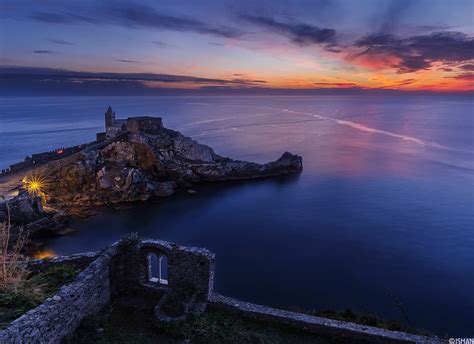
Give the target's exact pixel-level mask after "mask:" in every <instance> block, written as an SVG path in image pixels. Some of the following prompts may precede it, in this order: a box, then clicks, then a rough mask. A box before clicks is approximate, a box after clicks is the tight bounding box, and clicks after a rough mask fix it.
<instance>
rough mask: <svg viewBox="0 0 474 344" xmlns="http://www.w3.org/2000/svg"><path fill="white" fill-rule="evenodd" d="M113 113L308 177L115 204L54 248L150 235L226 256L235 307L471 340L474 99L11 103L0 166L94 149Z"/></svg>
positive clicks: (221, 281) (78, 223)
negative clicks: (359, 317)
mask: <svg viewBox="0 0 474 344" xmlns="http://www.w3.org/2000/svg"><path fill="white" fill-rule="evenodd" d="M109 105H111V106H112V108H113V109H114V111H115V112H116V113H117V117H118V118H126V117H130V116H138V115H151V116H160V117H162V118H163V121H164V124H165V126H166V127H168V128H171V129H175V130H178V131H180V132H182V133H183V134H184V135H187V136H191V137H192V138H193V139H195V140H197V141H199V142H201V143H204V144H207V145H209V146H211V147H213V148H214V149H215V151H216V152H217V153H218V154H220V155H224V156H230V157H232V158H234V159H244V160H251V161H255V162H261V163H263V162H267V161H271V160H275V159H277V158H278V157H279V156H280V155H281V154H282V153H283V152H285V151H289V152H292V153H295V154H298V155H301V156H302V157H303V165H304V170H303V172H302V173H301V174H300V175H295V176H290V177H284V178H273V179H265V180H255V181H248V182H232V183H218V184H206V185H196V186H195V189H196V190H197V191H198V194H197V195H195V196H189V195H187V194H186V193H185V192H178V193H177V194H176V195H174V196H172V197H170V198H167V199H159V200H153V201H150V202H146V203H143V204H134V205H132V206H131V207H129V208H117V209H112V208H104V209H101V210H100V211H99V214H98V215H97V216H94V217H90V218H87V219H83V220H74V221H73V222H72V223H71V224H70V227H71V230H72V231H73V233H72V234H70V235H66V236H61V237H58V238H54V239H52V240H50V241H48V243H47V245H46V249H47V250H49V251H51V252H54V253H56V254H72V253H77V252H83V251H92V250H97V249H100V248H102V247H105V246H107V245H109V244H111V243H112V242H114V241H115V240H117V239H119V238H120V237H122V236H123V235H125V234H127V233H130V232H138V233H139V235H141V236H143V237H151V238H159V239H163V240H169V241H173V242H176V243H178V244H181V245H188V246H199V247H206V248H208V249H209V250H211V251H212V252H214V253H215V254H216V276H215V277H216V279H215V290H216V291H217V292H219V293H221V294H224V295H228V296H232V297H236V298H240V299H243V300H246V301H250V302H255V303H259V304H265V305H270V306H276V307H301V308H305V309H308V310H310V309H316V310H324V309H333V310H345V309H348V308H349V309H351V310H353V311H355V312H363V313H372V314H376V315H377V316H378V317H380V318H384V319H394V320H397V321H399V322H402V323H404V324H406V325H409V326H412V327H415V328H421V329H426V330H428V331H429V332H431V333H435V334H437V335H442V336H444V335H446V336H449V337H474V326H473V324H474V99H473V98H472V97H468V96H449V95H446V96H443V95H424V96H422V95H390V96H381V95H377V96H370V95H359V96H345V95H344V96H342V95H339V96H215V97H211V96H166V97H165V96H160V97H151V96H150V97H0V169H1V168H6V167H7V166H8V165H10V164H12V163H15V162H19V161H21V160H22V159H23V158H24V157H25V156H27V155H30V154H32V153H37V152H42V151H47V150H52V149H56V148H61V147H67V146H72V145H76V144H80V143H84V142H89V141H93V140H94V139H95V134H96V132H100V131H103V130H104V112H105V111H106V110H107V107H108V106H109Z"/></svg>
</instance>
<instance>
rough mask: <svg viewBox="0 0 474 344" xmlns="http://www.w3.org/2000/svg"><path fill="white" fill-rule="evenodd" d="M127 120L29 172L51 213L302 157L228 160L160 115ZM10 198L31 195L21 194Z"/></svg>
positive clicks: (287, 169)
mask: <svg viewBox="0 0 474 344" xmlns="http://www.w3.org/2000/svg"><path fill="white" fill-rule="evenodd" d="M128 121H129V122H130V125H129V126H128V130H124V132H123V133H122V134H120V135H118V136H117V137H115V138H113V139H110V140H108V141H106V142H103V143H101V144H99V145H97V146H92V147H89V148H87V149H85V150H84V151H82V152H79V153H77V154H74V155H72V156H69V157H67V158H64V159H61V160H57V161H53V162H51V163H49V164H47V165H45V166H42V167H39V168H38V169H37V171H36V172H35V173H36V174H39V175H41V176H42V177H43V178H44V179H45V180H47V188H46V189H47V190H46V203H47V204H48V207H49V208H52V209H53V210H54V211H55V212H56V213H55V216H56V217H61V216H63V214H66V215H74V214H76V213H80V212H83V211H85V210H86V209H88V208H91V207H94V206H101V205H108V204H118V203H124V202H134V201H145V200H148V199H150V198H152V197H167V196H170V195H172V194H173V193H174V192H175V190H176V189H178V188H184V189H189V188H190V187H191V185H192V184H196V183H202V182H217V181H229V180H242V179H253V178H266V177H275V176H281V175H287V174H293V173H299V172H300V171H301V170H302V168H303V164H302V158H301V157H300V156H297V155H294V154H291V153H288V152H285V153H284V154H283V155H282V156H281V157H280V158H279V159H278V160H276V161H273V162H269V163H266V164H257V163H253V162H248V161H240V160H233V159H231V158H228V157H222V156H220V155H218V154H216V153H215V152H214V150H213V149H212V148H210V147H208V146H206V145H203V144H200V143H198V142H196V141H194V140H193V139H191V138H189V137H186V136H184V135H182V134H181V133H179V132H177V131H174V130H170V129H167V128H165V127H163V125H162V123H161V119H160V118H152V117H145V118H133V119H129V120H128ZM127 125H128V123H127ZM11 202H13V203H15V202H16V203H20V204H21V203H22V202H27V203H28V202H30V203H31V200H29V198H28V197H26V196H25V195H23V196H19V197H17V198H16V199H14V200H12V201H11ZM17 208H18V209H20V208H21V207H20V206H18V207H17ZM27 208H28V207H27ZM35 211H36V214H37V215H38V216H37V218H44V217H46V218H48V219H50V218H51V216H42V215H44V214H45V211H44V210H43V209H39V208H37V209H36V210H35ZM30 213H31V212H30ZM58 214H61V216H59V215H58ZM17 215H18V216H16V219H17V220H19V221H15V223H23V224H26V225H29V223H30V222H31V221H29V219H30V218H32V217H31V214H29V215H28V214H27V213H25V217H24V218H23V220H24V221H21V220H22V216H21V214H17ZM0 216H1V212H0ZM33 221H37V220H33ZM44 221H46V220H44ZM52 222H53V223H54V221H52ZM50 227H51V226H50ZM53 227H54V226H53Z"/></svg>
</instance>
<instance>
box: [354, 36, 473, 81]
mask: <svg viewBox="0 0 474 344" xmlns="http://www.w3.org/2000/svg"><path fill="white" fill-rule="evenodd" d="M355 46H356V47H359V48H365V50H364V51H363V52H362V53H360V54H358V56H361V55H369V56H370V57H372V58H375V59H377V58H379V59H386V58H387V57H395V58H396V59H397V60H398V62H396V63H395V64H394V65H393V67H395V68H397V69H398V72H399V73H411V72H416V71H418V70H422V69H429V68H430V67H432V65H433V64H434V63H435V62H440V63H444V64H453V63H462V62H467V61H469V60H472V59H474V39H473V38H472V37H470V36H468V35H467V34H465V33H462V32H453V31H446V32H435V33H432V34H430V35H421V36H413V37H409V38H399V37H396V36H394V35H391V34H386V33H379V34H372V35H368V36H365V37H363V38H361V39H359V40H358V41H356V42H355Z"/></svg>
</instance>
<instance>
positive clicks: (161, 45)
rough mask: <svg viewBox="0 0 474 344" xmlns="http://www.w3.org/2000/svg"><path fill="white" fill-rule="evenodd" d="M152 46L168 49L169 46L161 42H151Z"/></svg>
mask: <svg viewBox="0 0 474 344" xmlns="http://www.w3.org/2000/svg"><path fill="white" fill-rule="evenodd" d="M152 43H153V44H154V45H156V46H159V47H162V48H165V47H169V46H170V45H169V44H168V43H165V42H162V41H153V42H152Z"/></svg>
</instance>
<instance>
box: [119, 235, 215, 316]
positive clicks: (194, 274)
mask: <svg viewBox="0 0 474 344" xmlns="http://www.w3.org/2000/svg"><path fill="white" fill-rule="evenodd" d="M149 254H155V255H156V256H157V257H160V256H166V258H167V268H168V276H167V284H163V283H161V282H160V281H155V282H152V281H150V278H149V277H150V276H149V261H148V255H149ZM214 258H215V256H214V254H213V253H211V252H210V251H208V250H206V249H203V248H196V247H183V246H178V245H175V244H172V243H169V242H166V241H161V240H141V241H140V242H139V243H138V244H137V245H131V246H129V247H128V248H127V249H126V250H123V251H121V252H119V253H118V254H117V255H116V256H115V257H114V258H113V264H112V270H111V274H112V294H113V295H114V296H120V297H122V298H123V297H124V296H131V295H135V296H136V295H140V296H142V297H146V298H148V299H150V300H155V303H154V304H153V302H152V303H150V306H151V307H154V306H155V305H156V304H157V303H158V301H159V299H160V298H161V296H163V295H164V294H165V293H166V291H167V290H169V289H174V288H177V287H181V286H183V285H192V287H193V289H194V290H195V292H196V295H197V297H198V299H199V300H200V301H204V302H207V300H208V299H209V298H210V296H211V294H212V288H213V285H214Z"/></svg>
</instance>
